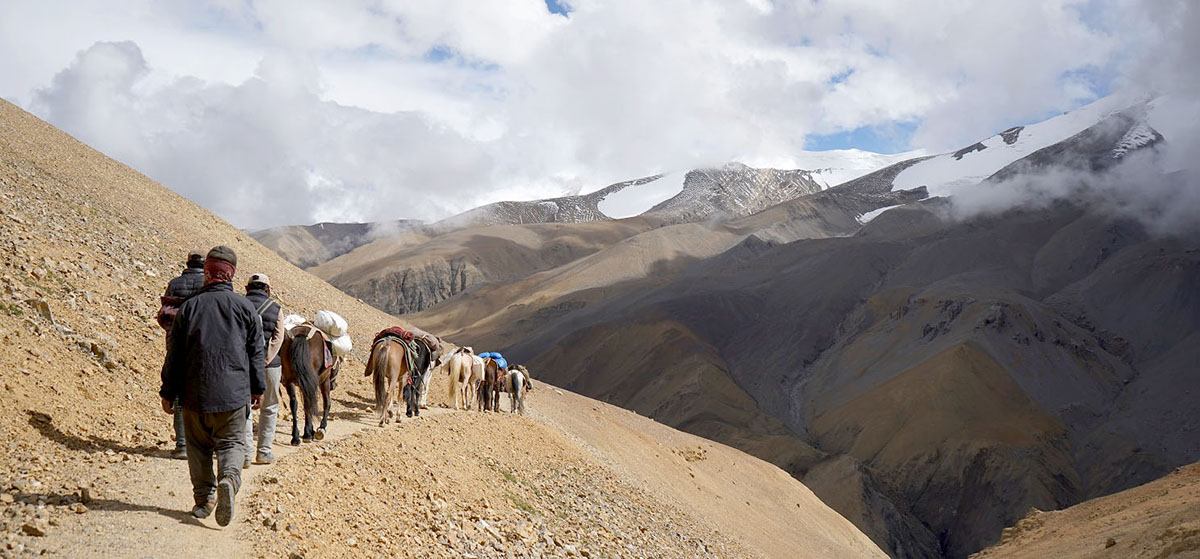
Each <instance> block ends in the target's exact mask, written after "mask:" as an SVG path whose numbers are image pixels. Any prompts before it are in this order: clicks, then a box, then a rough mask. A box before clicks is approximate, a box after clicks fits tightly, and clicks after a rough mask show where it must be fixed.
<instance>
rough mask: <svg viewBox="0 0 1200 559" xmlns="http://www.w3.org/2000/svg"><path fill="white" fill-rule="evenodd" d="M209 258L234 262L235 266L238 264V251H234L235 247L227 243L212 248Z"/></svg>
mask: <svg viewBox="0 0 1200 559" xmlns="http://www.w3.org/2000/svg"><path fill="white" fill-rule="evenodd" d="M207 258H213V259H216V260H224V261H226V262H228V263H230V264H233V265H234V266H235V267H236V266H237V253H236V252H233V249H231V248H229V247H227V246H225V245H221V246H215V247H213V249H212V250H210V251H208V257H207Z"/></svg>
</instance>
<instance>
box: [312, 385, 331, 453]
mask: <svg viewBox="0 0 1200 559" xmlns="http://www.w3.org/2000/svg"><path fill="white" fill-rule="evenodd" d="M330 388H331V387H330V386H329V383H327V382H326V383H322V384H321V404H322V406H321V407H322V410H321V427H320V428H319V429H317V432H316V433H313V438H314V439H316V440H318V441H319V440H321V439H324V438H325V429H326V428H327V427H329V390H330Z"/></svg>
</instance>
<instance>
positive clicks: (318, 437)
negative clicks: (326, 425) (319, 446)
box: [313, 429, 325, 441]
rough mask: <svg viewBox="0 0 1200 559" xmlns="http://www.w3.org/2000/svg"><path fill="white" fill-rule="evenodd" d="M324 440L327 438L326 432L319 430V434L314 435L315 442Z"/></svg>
mask: <svg viewBox="0 0 1200 559" xmlns="http://www.w3.org/2000/svg"><path fill="white" fill-rule="evenodd" d="M324 438H325V430H324V429H317V432H316V433H313V439H314V440H318V441H319V440H323V439H324Z"/></svg>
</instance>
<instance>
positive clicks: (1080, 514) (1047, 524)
mask: <svg viewBox="0 0 1200 559" xmlns="http://www.w3.org/2000/svg"><path fill="white" fill-rule="evenodd" d="M1040 557H1059V558H1061V559H1084V558H1102V559H1109V558H1112V559H1116V558H1120V559H1150V558H1155V559H1157V558H1160V557H1180V558H1183V557H1200V464H1192V465H1189V466H1184V467H1182V468H1179V469H1177V470H1175V471H1174V472H1172V473H1171V474H1169V475H1167V476H1165V477H1163V478H1162V479H1159V480H1155V481H1153V482H1151V483H1147V484H1145V485H1142V486H1139V487H1134V488H1133V489H1129V490H1126V491H1122V492H1120V493H1116V494H1113V495H1109V496H1107V497H1101V498H1098V499H1093V500H1090V501H1085V502H1083V503H1080V504H1078V505H1075V506H1073V507H1071V508H1068V509H1064V510H1059V511H1039V510H1034V511H1030V513H1029V514H1028V515H1026V516H1025V518H1022V519H1021V521H1020V522H1017V523H1016V525H1014V526H1012V527H1010V528H1007V529H1005V530H1004V535H1003V536H1002V537H1001V538H1000V542H999V543H997V544H996V545H994V546H992V547H989V548H987V549H986V550H984V551H983V552H981V553H978V554H976V555H974V556H973V558H974V559H1002V558H1003V559H1035V558H1040Z"/></svg>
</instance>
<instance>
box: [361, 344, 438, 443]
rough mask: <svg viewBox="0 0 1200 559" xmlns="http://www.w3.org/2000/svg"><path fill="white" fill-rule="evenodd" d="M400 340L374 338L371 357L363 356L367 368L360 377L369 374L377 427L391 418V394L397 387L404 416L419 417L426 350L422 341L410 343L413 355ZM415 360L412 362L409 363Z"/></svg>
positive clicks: (426, 362) (425, 373)
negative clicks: (372, 381) (373, 386)
mask: <svg viewBox="0 0 1200 559" xmlns="http://www.w3.org/2000/svg"><path fill="white" fill-rule="evenodd" d="M403 343H404V342H403V341H401V340H398V339H396V338H392V337H384V338H379V339H378V340H376V342H375V345H373V346H371V357H370V359H367V370H366V371H365V372H364V374H363V376H373V380H374V384H375V408H376V409H377V410H379V426H380V427H383V426H384V425H386V424H387V423H388V422H389V421H391V420H392V409H391V407H392V393H393V391H394V390H395V389H396V388H399V390H400V392H401V396H402V397H403V399H404V403H405V406H406V409H405V415H407V416H408V417H413V416H417V417H420V416H421V408H420V406H419V405H418V400H419V398H420V389H421V384H422V383H424V382H426V380H425V377H426V376H427V375H428V373H429V365H430V354H431V352H430V350H429V347H428V346H426V345H425V344H423V343H421V342H419V341H417V342H412V349H413V354H414V355H412V356H411V357H412V359H410V356H409V353H408V351H407V350H405V348H404V346H403V345H401V344H403ZM412 361H415V362H412Z"/></svg>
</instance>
